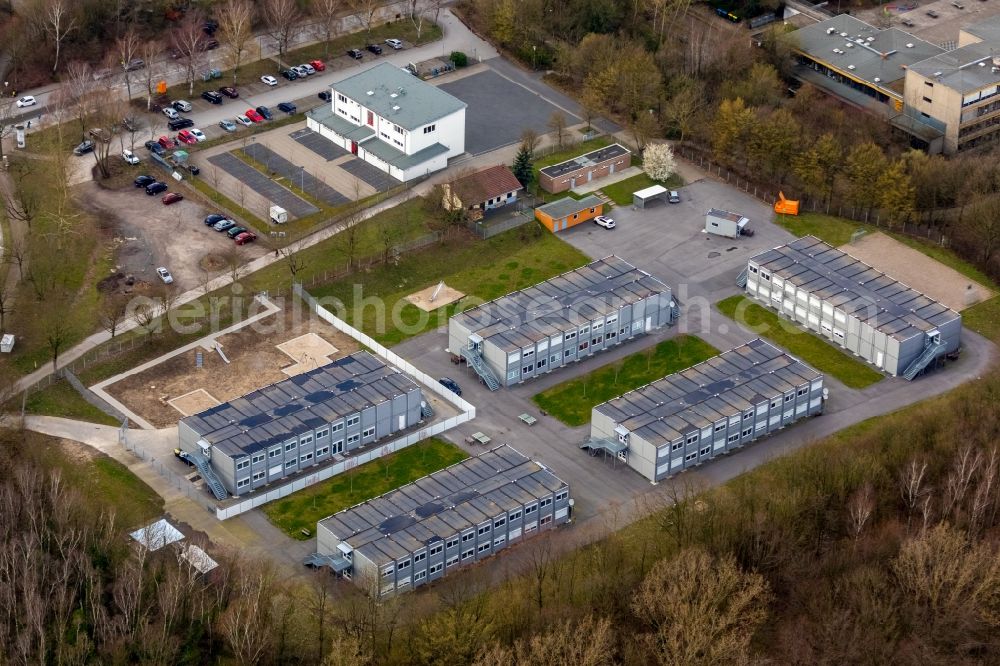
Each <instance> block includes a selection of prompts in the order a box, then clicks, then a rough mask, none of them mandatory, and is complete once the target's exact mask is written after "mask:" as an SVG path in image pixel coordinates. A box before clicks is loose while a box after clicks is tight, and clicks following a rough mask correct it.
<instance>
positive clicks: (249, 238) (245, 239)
mask: <svg viewBox="0 0 1000 666" xmlns="http://www.w3.org/2000/svg"><path fill="white" fill-rule="evenodd" d="M233 240H234V241H236V244H237V245H246V244H247V243H252V242H254V241H255V240H257V234H255V233H252V232H250V231H244V232H243V233H241V234H240V235H238V236H237V237H236V238H234V239H233Z"/></svg>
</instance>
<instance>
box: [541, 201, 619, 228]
mask: <svg viewBox="0 0 1000 666" xmlns="http://www.w3.org/2000/svg"><path fill="white" fill-rule="evenodd" d="M603 214H604V200H603V199H601V198H600V197H598V196H595V195H593V194H588V195H587V196H585V197H583V198H582V199H574V198H572V197H566V198H564V199H557V200H556V201H551V202H549V203H547V204H545V205H542V206H539V207H538V208H536V209H535V219H536V220H538V221H539V222H541V223H542V224H544V225H545V228H546V229H548V230H549V231H551V232H553V233H554V232H556V231H565V230H566V229H569V228H571V227H575V226H576V225H578V224H583V223H584V222H587V221H589V220H592V219H594V218H595V217H597V216H598V215H603Z"/></svg>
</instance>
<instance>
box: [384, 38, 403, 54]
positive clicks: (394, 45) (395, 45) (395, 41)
mask: <svg viewBox="0 0 1000 666" xmlns="http://www.w3.org/2000/svg"><path fill="white" fill-rule="evenodd" d="M385 43H386V44H388V45H389V46H391V47H392V48H394V49H396V50H397V51H398V50H399V49H401V48H403V42H401V41H399V40H398V39H395V38H393V37H390V38H389V39H387V40H385Z"/></svg>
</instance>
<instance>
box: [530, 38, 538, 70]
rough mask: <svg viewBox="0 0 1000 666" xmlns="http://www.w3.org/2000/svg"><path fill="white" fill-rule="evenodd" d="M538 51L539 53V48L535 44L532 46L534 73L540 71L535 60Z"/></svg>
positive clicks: (532, 68)
mask: <svg viewBox="0 0 1000 666" xmlns="http://www.w3.org/2000/svg"><path fill="white" fill-rule="evenodd" d="M536 51H538V46H536V45H535V44H532V45H531V70H532V71H534V70H536V69H538V65H537V64H536V58H535V52H536Z"/></svg>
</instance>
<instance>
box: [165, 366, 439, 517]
mask: <svg viewBox="0 0 1000 666" xmlns="http://www.w3.org/2000/svg"><path fill="white" fill-rule="evenodd" d="M422 402H423V395H422V393H421V390H420V387H419V386H418V385H417V384H416V383H415V382H414V381H413V380H412V379H410V378H409V377H407V376H406V375H404V374H403V373H401V372H400V371H399V370H397V369H396V368H393V367H391V366H388V365H386V364H385V363H383V362H382V361H380V360H379V359H378V358H376V357H375V356H373V355H372V354H370V353H368V352H358V353H355V354H351V355H350V356H345V357H343V358H340V359H337V360H335V361H333V362H331V363H328V364H326V365H324V366H321V367H318V368H315V369H314V370H309V371H307V372H304V373H302V374H300V375H296V376H294V377H290V378H289V379H284V380H282V381H280V382H277V383H275V384H271V385H270V386H265V387H264V388H260V389H257V390H255V391H253V392H251V393H247V394H246V395H244V396H242V397H239V398H236V399H235V400H230V401H229V402H226V403H223V404H221V405H216V406H215V407H212V408H210V409H206V410H205V411H203V412H200V413H198V414H195V415H193V416H188V417H186V418H184V419H181V421H180V423H179V424H178V438H179V440H180V448H181V450H182V451H186V452H187V453H188V454H190V455H191V456H192V459H193V460H194V461H196V464H198V465H199V469H201V468H202V467H203V465H205V464H208V465H210V468H209V469H208V472H209V474H210V475H211V474H214V475H215V476H216V477H217V478H218V480H219V481H221V483H222V485H223V486H224V487H225V491H226V492H227V493H228V494H231V495H235V496H241V495H246V494H248V493H251V492H253V491H255V490H257V489H259V488H262V487H264V486H266V485H267V484H270V483H274V482H275V481H279V480H281V479H283V478H285V477H287V476H291V475H292V474H295V473H296V472H299V471H302V470H305V469H308V468H310V467H313V466H315V465H321V464H323V462H324V461H326V460H329V459H331V458H334V457H335V456H336V457H339V454H342V453H346V452H349V451H352V450H354V449H357V448H359V447H363V446H367V445H369V444H372V443H374V442H376V441H378V440H380V439H382V438H383V437H387V436H389V435H392V434H394V433H396V432H399V431H401V430H405V429H407V428H409V427H411V426H413V425H415V424H417V423H419V422H420V420H421V418H422V417H421V403H422ZM206 481H209V479H208V478H206ZM217 496H218V493H217ZM220 499H222V498H220Z"/></svg>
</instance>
